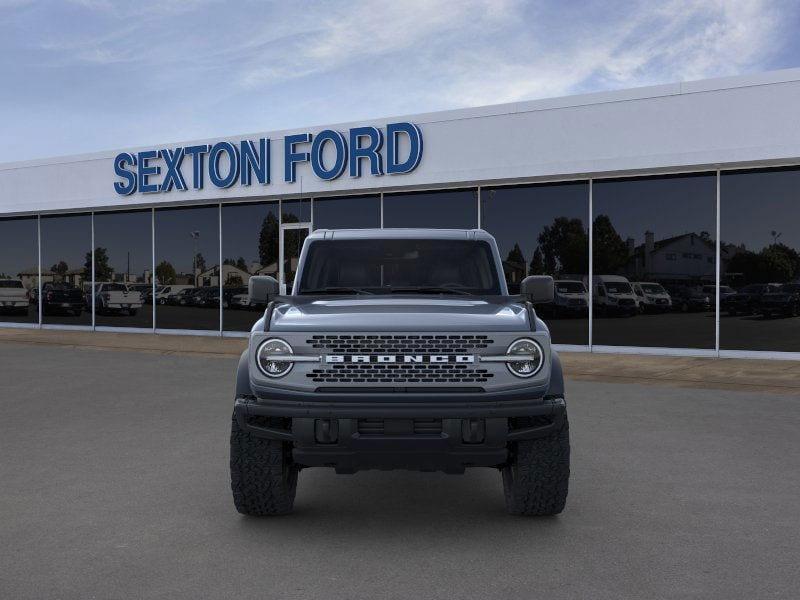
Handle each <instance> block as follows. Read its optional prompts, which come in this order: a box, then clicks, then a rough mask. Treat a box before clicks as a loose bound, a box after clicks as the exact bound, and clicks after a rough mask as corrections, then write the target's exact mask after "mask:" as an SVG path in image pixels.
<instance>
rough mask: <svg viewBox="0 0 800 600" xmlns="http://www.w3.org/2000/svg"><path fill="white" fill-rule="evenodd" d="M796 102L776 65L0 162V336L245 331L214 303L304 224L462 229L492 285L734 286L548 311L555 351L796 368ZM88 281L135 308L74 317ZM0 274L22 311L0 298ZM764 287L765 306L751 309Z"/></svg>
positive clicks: (276, 269) (292, 247)
mask: <svg viewBox="0 0 800 600" xmlns="http://www.w3.org/2000/svg"><path fill="white" fill-rule="evenodd" d="M797 106H800V69H793V70H787V71H778V72H772V73H765V74H760V75H754V76H746V77H736V78H725V79H715V80H706V81H699V82H690V83H679V84H671V85H663V86H656V87H649V88H640V89H633V90H625V91H618V92H607V93H606V92H604V93H598V94H589V95H583V96H573V97H567V98H556V99H548V100H537V101H530V102H520V103H514V104H506V105H498V106H489V107H483V108H475V109H464V110H453V111H445V112H438V113H427V114H419V115H410V116H401V117H392V118H383V119H376V120H368V121H363V122H358V123H347V124H337V125H329V126H323V127H313V128H302V129H297V130H291V131H278V132H267V133H254V134H248V135H243V136H230V137H226V138H223V139H213V140H200V141H192V142H181V143H166V144H163V145H158V146H154V147H147V148H122V149H119V150H115V151H111V152H102V153H96V154H90V155H80V156H69V157H61V158H55V159H44V160H35V161H27V162H22V163H9V164H3V165H0V326H8V327H42V328H51V327H52V328H64V327H67V328H71V327H78V328H89V329H92V328H93V329H98V330H106V329H113V330H118V329H122V330H125V331H137V332H156V333H159V332H163V333H192V334H199V335H243V334H244V332H246V331H247V330H248V329H249V327H250V324H252V322H253V321H255V319H256V318H257V316H258V313H257V311H249V310H247V308H246V307H244V308H243V307H242V306H241V298H238V299H237V302H236V303H235V304H234V303H233V302H232V299H233V297H234V296H240V295H241V294H242V290H243V288H244V287H246V285H247V281H246V280H247V278H248V277H249V275H253V274H256V273H259V274H261V273H268V274H274V275H276V276H277V277H278V278H280V280H281V281H282V283H284V284H286V285H291V283H292V280H293V274H294V269H295V268H296V257H297V256H298V251H299V247H300V245H301V244H302V241H303V239H304V238H305V236H306V235H307V234H308V233H309V232H310V231H311V230H313V229H316V228H351V227H384V228H392V227H447V228H474V227H480V228H483V229H486V230H487V231H489V232H490V233H492V234H493V235H495V237H496V238H497V240H498V244H499V245H500V250H501V254H502V255H503V258H504V259H505V263H504V265H505V267H506V277H507V279H508V280H509V283H510V284H512V286H511V287H512V288H513V287H514V286H513V283H514V282H518V281H519V280H520V279H521V277H524V276H525V275H527V274H538V273H546V274H551V275H553V276H554V277H555V278H556V280H557V281H581V282H583V283H584V285H585V286H586V288H587V290H589V291H590V294H591V295H592V296H593V295H594V293H595V290H594V289H592V288H593V286H592V285H591V283H592V281H593V278H594V277H596V276H598V275H627V276H631V277H632V276H633V275H631V274H632V273H633V274H635V276H636V278H637V280H639V281H641V280H643V279H647V280H649V281H652V282H653V283H659V284H661V285H662V286H663V287H664V288H665V289H667V290H668V292H669V293H670V294H671V295H673V296H674V297H675V298H679V297H681V298H684V297H689V296H687V294H689V291H691V293H695V292H697V290H701V289H703V287H704V286H705V288H706V289H707V287H708V285H709V284H712V285H713V284H718V285H717V286H716V287H717V288H719V286H729V287H731V288H733V289H736V290H744V289H745V288H747V289H748V290H750V292H747V293H748V294H750V295H751V296H753V300H752V302H750V304H749V305H748V311H745V312H743V313H742V314H738V315H730V314H729V311H728V310H727V309H728V306H727V305H726V298H727V296H726V295H723V294H719V293H716V294H713V297H710V298H709V299H708V307H707V308H704V307H703V302H702V301H699V302H693V303H692V306H691V307H690V308H687V310H686V311H685V312H683V311H678V310H674V311H670V312H666V313H663V314H638V315H635V316H632V317H616V316H609V315H606V314H603V315H600V314H599V313H598V314H594V313H595V311H591V310H588V309H589V307H588V306H587V307H585V308H584V309H583V310H582V309H581V307H578V306H576V308H575V310H574V311H571V312H570V314H558V313H555V312H554V314H552V315H550V317H551V318H550V319H549V325H550V327H551V332H552V334H553V339H554V341H555V342H556V344H558V345H559V346H561V347H562V348H567V349H575V350H592V351H601V352H605V351H610V352H619V351H624V352H647V353H670V354H694V355H708V356H758V357H775V358H797V357H800V316H797V315H796V312H797V311H796V310H795V309H794V306H793V302H794V300H793V294H794V289H795V288H794V287H793V285H794V283H795V282H797V281H800V255H799V254H798V253H799V252H800V118H798V117H797V115H796V110H797V109H796V107H797ZM673 255H674V256H673ZM220 266H222V269H220ZM36 273H38V277H36ZM220 273H221V275H220ZM92 280H93V281H94V282H95V283H100V282H115V283H118V284H119V285H124V286H127V287H128V288H129V292H130V293H137V294H142V296H143V298H144V299H145V301H146V302H149V303H148V304H146V305H145V307H144V309H143V310H139V311H137V312H136V314H126V313H125V312H124V311H123V312H122V313H120V314H114V315H108V314H103V315H100V314H97V311H95V310H94V307H93V304H94V302H91V303H89V302H88V301H87V302H86V303H85V305H84V307H83V310H81V311H80V313H79V314H76V312H77V311H76V310H75V303H74V302H73V301H72V300H65V297H67V296H69V295H70V287H71V284H73V283H74V282H76V281H81V282H83V283H86V282H88V281H92ZM17 281H19V282H22V285H23V286H24V287H25V289H26V292H27V295H28V298H29V300H30V304H29V307H28V309H27V311H24V310H20V309H19V307H17V306H14V307H11V306H3V304H2V297H3V294H2V289H3V287H4V286H5V287H9V288H11V287H14V286H17V283H16V282H17ZM204 283H208V284H209V285H203V284H204ZM768 283H772V284H777V285H778V286H780V287H779V288H778V289H780V290H781V291H782V293H784V296H785V298H782V299H781V302H783V301H784V300H785V304H786V315H785V316H783V317H781V318H776V319H766V318H763V317H762V316H761V314H760V313H759V305H760V304H759V303H760V302H761V299H760V297H759V292H758V289H757V288H758V286H760V285H763V284H768ZM162 285H175V286H179V287H181V288H182V289H183V290H188V291H184V293H183V294H182V297H181V298H171V299H167V298H164V297H159V296H158V294H157V293H156V294H153V289H155V290H157V289H158V288H159V287H160V286H162ZM78 287H79V286H78ZM207 287H216V288H217V290H216V291H215V292H214V293H213V294H211V293H210V291H209V290H204V289H201V288H207ZM148 288H150V289H148ZM190 288H195V289H190ZM725 289H727V288H725ZM770 289H772V290H774V289H776V286H772V287H771V288H770ZM687 290H689V291H687ZM751 292H752V293H751ZM697 293H699V292H697ZM695 295H696V294H695ZM89 296H91V295H89ZM153 298H156V301H155V302H154V301H153ZM594 300H595V298H593V297H591V296H590V301H589V304H590V305H591V304H592V303H593V301H594ZM162 301H163V303H162ZM798 302H800V297H798ZM68 305H69V306H68ZM67 308H69V310H65V309H67ZM798 308H800V304H798ZM12 309H13V310H12ZM548 312H550V311H548V310H547V307H542V313H543V314H547V313H548Z"/></svg>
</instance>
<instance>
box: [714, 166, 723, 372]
mask: <svg viewBox="0 0 800 600" xmlns="http://www.w3.org/2000/svg"><path fill="white" fill-rule="evenodd" d="M721 183H722V177H721V175H720V171H719V169H717V243H716V275H715V278H716V282H717V286H716V290H715V291H716V297H715V299H714V304H715V307H716V308H715V310H714V313H715V316H716V318H715V319H714V339H715V342H714V347H715V348H716V351H717V357H719V327H720V314H719V286H720V285H721V284H722V281H721V280H720V278H721V273H722V270H721V269H720V259H721V254H722V253H721V249H722V242H721V241H720V233H721V231H720V221H721V218H720V208H721V205H722V203H721V201H720V198H721Z"/></svg>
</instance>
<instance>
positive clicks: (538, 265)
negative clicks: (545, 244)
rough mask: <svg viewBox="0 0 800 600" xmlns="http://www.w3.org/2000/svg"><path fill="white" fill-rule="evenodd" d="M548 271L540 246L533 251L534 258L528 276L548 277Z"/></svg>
mask: <svg viewBox="0 0 800 600" xmlns="http://www.w3.org/2000/svg"><path fill="white" fill-rule="evenodd" d="M546 274H547V273H546V270H545V266H544V257H543V256H542V249H541V247H539V246H536V250H534V251H533V257H532V258H531V264H530V266H529V267H528V275H546Z"/></svg>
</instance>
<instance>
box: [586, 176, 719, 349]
mask: <svg viewBox="0 0 800 600" xmlns="http://www.w3.org/2000/svg"><path fill="white" fill-rule="evenodd" d="M716 197H717V196H716V176H715V174H713V173H707V174H706V173H703V174H697V175H681V176H668V177H642V178H630V179H613V180H595V181H594V183H593V208H594V215H593V228H594V231H593V240H594V253H593V265H594V282H593V283H594V288H595V289H594V298H593V310H594V331H593V333H592V336H593V337H592V341H593V343H594V344H597V345H612V346H651V347H665V348H706V349H713V348H714V347H715V337H716V334H715V330H716V318H715V317H716V312H715V303H714V293H713V290H714V286H715V282H716V241H715V239H714V238H715V235H714V233H715V232H716V203H717V202H716Z"/></svg>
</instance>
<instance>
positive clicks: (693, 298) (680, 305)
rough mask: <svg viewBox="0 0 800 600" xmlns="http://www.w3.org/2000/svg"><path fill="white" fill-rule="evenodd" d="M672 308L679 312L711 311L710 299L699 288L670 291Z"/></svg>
mask: <svg viewBox="0 0 800 600" xmlns="http://www.w3.org/2000/svg"><path fill="white" fill-rule="evenodd" d="M670 296H671V297H672V307H673V308H674V309H675V310H679V311H681V312H705V311H710V310H712V308H713V306H714V303H713V302H711V297H710V296H709V295H708V294H705V293H703V290H702V288H699V287H689V286H683V287H677V288H674V289H672V290H670Z"/></svg>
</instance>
